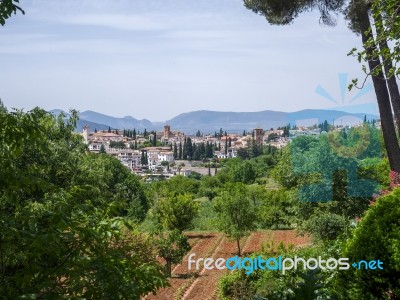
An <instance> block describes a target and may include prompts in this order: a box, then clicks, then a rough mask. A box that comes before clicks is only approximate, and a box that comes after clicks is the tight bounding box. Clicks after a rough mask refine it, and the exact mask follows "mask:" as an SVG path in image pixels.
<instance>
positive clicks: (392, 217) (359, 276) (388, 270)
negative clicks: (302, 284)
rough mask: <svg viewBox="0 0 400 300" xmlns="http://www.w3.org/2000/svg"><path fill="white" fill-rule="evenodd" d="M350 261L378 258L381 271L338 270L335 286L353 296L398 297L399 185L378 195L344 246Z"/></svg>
mask: <svg viewBox="0 0 400 300" xmlns="http://www.w3.org/2000/svg"><path fill="white" fill-rule="evenodd" d="M343 256H344V257H348V258H349V259H350V261H359V260H373V259H374V260H378V259H379V260H381V261H382V262H383V268H384V269H383V270H358V269H353V268H351V269H350V270H349V271H347V272H343V273H339V274H338V276H339V283H338V289H339V288H340V287H342V289H341V292H342V293H343V295H346V297H348V299H349V298H352V299H377V298H379V299H398V298H399V297H400V188H397V189H395V190H394V192H392V193H391V194H389V195H387V196H384V197H381V198H378V200H377V202H376V204H375V205H373V206H372V207H371V208H370V209H369V210H368V211H367V213H366V214H365V216H364V217H363V219H362V220H361V222H360V223H359V224H358V225H357V227H356V229H355V230H354V232H353V234H352V238H351V239H350V240H349V241H348V242H347V243H346V244H345V245H344V251H343Z"/></svg>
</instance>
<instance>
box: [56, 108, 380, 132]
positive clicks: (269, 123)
mask: <svg viewBox="0 0 400 300" xmlns="http://www.w3.org/2000/svg"><path fill="white" fill-rule="evenodd" d="M50 112H51V113H53V114H55V115H58V114H60V113H61V112H62V113H64V114H65V115H66V116H68V113H65V112H63V111H62V110H60V109H54V110H52V111H50ZM79 116H80V120H79V122H78V124H77V128H76V130H77V131H81V130H82V128H83V126H84V125H88V126H89V127H90V128H91V130H94V129H95V128H96V129H97V130H104V129H108V127H111V128H112V129H133V128H136V129H137V130H139V131H143V130H144V129H145V128H146V129H147V130H161V129H162V128H163V126H164V125H165V124H168V125H170V126H171V129H172V130H179V131H183V132H185V133H188V134H192V133H194V132H196V131H197V130H200V131H202V132H204V133H214V131H219V130H220V128H222V129H223V130H224V131H227V132H238V133H239V132H243V130H246V131H249V130H251V129H254V128H256V127H261V128H263V129H270V128H277V127H279V126H285V125H287V124H289V123H290V124H292V125H293V124H297V125H300V126H311V125H313V124H316V123H318V124H319V123H322V122H324V121H325V120H327V121H328V122H329V123H330V124H332V123H335V124H338V123H340V124H342V125H351V124H355V123H359V122H360V121H362V120H363V119H364V117H365V116H367V119H369V120H371V119H377V118H378V117H377V116H376V115H373V114H365V113H348V112H344V111H339V110H323V109H306V110H301V111H297V112H292V113H287V112H280V111H271V110H265V111H260V112H218V111H207V110H200V111H193V112H188V113H183V114H180V115H178V116H176V117H174V118H172V119H171V120H167V121H165V122H151V121H149V120H147V119H143V120H138V119H135V118H133V117H130V116H127V117H124V118H116V117H112V116H108V115H105V114H101V113H98V112H94V111H90V110H87V111H84V112H81V113H80V114H79Z"/></svg>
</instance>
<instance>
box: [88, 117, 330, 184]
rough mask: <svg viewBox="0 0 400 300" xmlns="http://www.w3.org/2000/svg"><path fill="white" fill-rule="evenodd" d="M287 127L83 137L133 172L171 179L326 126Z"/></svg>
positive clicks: (115, 132) (210, 170) (209, 169)
mask: <svg viewBox="0 0 400 300" xmlns="http://www.w3.org/2000/svg"><path fill="white" fill-rule="evenodd" d="M289 128H290V127H283V128H278V129H276V130H274V129H272V128H271V129H270V130H263V129H262V128H255V129H253V130H252V131H251V132H246V131H244V132H243V133H242V134H236V133H227V132H224V131H223V130H222V129H221V130H220V131H219V132H215V133H214V134H207V135H205V134H202V133H201V132H200V131H198V132H197V133H196V134H194V135H186V134H185V133H183V132H179V131H173V130H171V127H170V126H169V125H165V126H164V130H163V131H151V132H147V131H146V130H144V131H143V132H137V131H136V130H135V129H134V130H118V129H115V130H114V129H111V128H109V129H108V130H102V131H97V130H96V129H95V130H94V131H93V132H91V131H90V128H89V127H88V126H85V127H84V128H83V132H82V135H83V138H84V140H85V143H86V144H87V145H88V149H89V151H91V152H96V153H107V154H109V155H112V156H114V157H116V158H117V159H118V160H119V161H121V163H122V164H123V165H125V166H126V167H127V168H129V169H130V170H131V171H132V172H133V173H136V174H138V175H141V176H147V177H153V178H155V177H164V178H170V177H172V176H175V175H183V176H189V175H191V174H192V173H193V172H195V173H200V174H202V175H206V174H208V175H214V174H215V173H216V172H217V163H218V161H220V160H221V159H230V158H235V157H238V156H239V157H245V156H247V155H249V152H250V151H253V152H254V151H256V152H257V151H260V149H262V148H267V149H268V148H271V147H275V148H278V149H280V148H283V147H285V146H286V145H287V144H288V143H289V142H290V140H291V139H292V138H294V137H296V136H299V135H319V134H321V132H324V131H323V129H324V128H323V126H319V127H317V126H314V128H297V127H292V128H291V129H289Z"/></svg>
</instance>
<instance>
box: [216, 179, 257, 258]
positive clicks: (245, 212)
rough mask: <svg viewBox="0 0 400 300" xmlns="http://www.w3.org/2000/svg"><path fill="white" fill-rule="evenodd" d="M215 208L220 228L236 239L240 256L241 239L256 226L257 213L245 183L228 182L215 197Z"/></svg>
mask: <svg viewBox="0 0 400 300" xmlns="http://www.w3.org/2000/svg"><path fill="white" fill-rule="evenodd" d="M213 203H214V208H215V211H216V212H217V215H218V217H219V224H218V226H219V228H220V229H221V230H222V231H223V232H224V233H225V234H227V235H228V236H229V237H231V238H233V239H235V240H236V241H237V245H238V255H239V256H240V254H241V253H240V243H239V240H240V238H242V237H243V236H246V235H247V234H249V232H251V231H252V230H254V229H255V228H256V220H257V215H256V212H255V209H254V206H252V205H251V202H250V197H249V194H248V192H247V190H246V187H245V185H244V184H228V185H227V186H226V190H225V191H223V192H222V193H221V195H220V197H218V198H215V199H214V201H213Z"/></svg>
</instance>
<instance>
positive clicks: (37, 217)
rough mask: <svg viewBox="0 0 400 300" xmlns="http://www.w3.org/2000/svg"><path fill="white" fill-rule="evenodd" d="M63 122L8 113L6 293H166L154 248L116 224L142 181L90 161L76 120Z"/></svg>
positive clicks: (0, 152)
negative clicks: (125, 194) (133, 181)
mask: <svg viewBox="0 0 400 300" xmlns="http://www.w3.org/2000/svg"><path fill="white" fill-rule="evenodd" d="M64 117H65V116H63V115H60V116H59V117H58V118H57V119H56V118H55V117H54V116H52V115H51V114H49V113H46V112H45V111H43V110H40V109H34V110H33V111H31V112H28V113H23V112H19V111H17V112H12V113H8V112H7V111H6V110H0V140H1V143H0V220H1V222H0V265H1V270H2V271H1V272H0V282H1V284H0V294H1V295H2V297H4V298H5V299H19V298H28V297H29V298H48V299H49V298H51V299H58V298H63V297H65V295H68V297H70V298H86V299H107V298H108V299H109V298H115V297H117V298H124V299H138V298H140V297H141V296H143V295H145V294H147V293H148V292H152V291H153V292H154V291H156V289H157V288H159V287H162V286H165V284H166V282H165V280H164V275H163V274H162V273H161V269H160V266H159V264H158V263H157V261H156V257H155V253H154V252H152V250H151V243H150V242H149V243H148V242H147V240H146V237H145V236H144V235H143V234H141V233H138V232H137V231H135V230H133V228H132V226H131V225H130V224H129V223H127V222H124V221H123V220H122V219H120V218H116V215H118V211H120V210H122V209H123V208H124V207H126V203H127V202H128V200H129V198H131V197H129V196H128V197H122V195H121V193H120V191H121V190H122V189H125V188H126V189H129V190H131V191H132V192H135V191H136V192H137V190H136V188H135V187H133V186H132V185H129V184H128V183H127V181H126V180H127V178H129V177H130V176H133V175H132V174H130V173H129V171H128V170H127V169H126V168H124V167H123V166H122V165H121V164H120V163H119V162H118V160H116V159H114V158H112V157H110V156H107V155H95V154H92V153H85V145H84V144H83V141H82V138H81V137H80V136H79V135H76V134H75V133H74V129H75V125H76V121H77V112H75V111H71V118H70V119H68V120H67V121H65V120H64ZM120 167H122V168H120ZM5 174H8V175H7V176H5ZM132 189H133V190H132ZM60 279H62V281H60Z"/></svg>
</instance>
